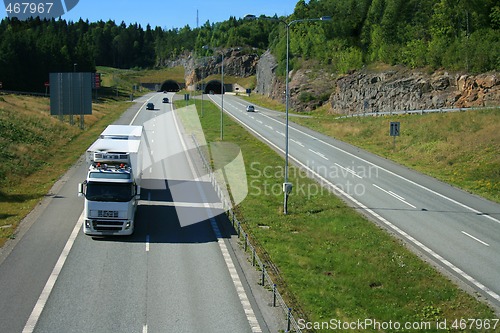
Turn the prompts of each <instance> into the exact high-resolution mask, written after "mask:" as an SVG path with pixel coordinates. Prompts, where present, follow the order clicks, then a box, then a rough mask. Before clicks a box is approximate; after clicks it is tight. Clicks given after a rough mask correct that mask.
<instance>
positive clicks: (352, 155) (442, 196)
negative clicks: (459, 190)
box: [229, 113, 500, 223]
mask: <svg viewBox="0 0 500 333" xmlns="http://www.w3.org/2000/svg"><path fill="white" fill-rule="evenodd" d="M229 114H230V113H229ZM262 116H264V117H266V118H269V119H271V120H272V121H275V122H277V123H279V124H283V123H282V122H280V121H279V120H277V119H274V118H273V117H270V116H268V115H266V114H264V113H262ZM234 118H235V119H237V118H236V117H234ZM238 121H239V120H238ZM240 122H241V121H240ZM241 123H242V122H241ZM247 128H250V127H249V126H247ZM290 128H291V129H292V130H294V131H297V132H298V133H301V134H303V135H305V136H307V137H309V138H311V139H313V140H315V141H318V142H321V143H323V144H325V145H327V146H329V147H331V148H333V149H336V150H338V151H341V152H343V153H344V154H347V155H349V156H351V157H352V158H355V159H357V160H359V161H362V162H364V163H366V164H369V165H372V166H374V167H376V168H379V169H380V170H382V171H385V172H387V173H388V174H390V175H392V176H395V177H398V178H399V179H402V180H404V181H406V182H408V183H410V184H412V185H415V186H417V187H420V188H421V189H423V190H425V191H428V192H430V193H432V194H434V195H437V196H438V197H441V198H443V199H445V200H448V201H450V202H452V203H454V204H456V205H458V206H460V207H462V208H465V209H468V210H470V211H471V212H474V213H476V214H477V215H480V216H483V217H485V218H487V219H489V220H491V221H493V222H496V223H500V220H498V219H496V218H494V217H493V216H490V215H488V214H485V213H483V212H480V211H478V210H477V209H474V208H472V207H470V206H467V205H466V204H463V203H461V202H459V201H457V200H454V199H452V198H449V197H447V196H446V195H444V194H441V193H439V192H436V191H434V190H431V189H430V188H428V187H425V186H423V185H420V184H419V183H417V182H414V181H413V180H410V179H408V178H405V177H403V176H401V175H398V174H397V173H395V172H392V171H390V170H387V169H385V168H383V167H381V166H378V165H376V164H375V163H372V162H370V161H367V160H365V159H364V158H361V157H359V156H356V155H354V154H352V153H349V152H348V151H345V150H343V149H342V148H339V147H336V146H334V145H332V144H331V143H328V142H326V141H323V140H321V139H319V138H317V137H315V136H312V135H311V134H308V133H305V132H303V131H301V130H299V129H296V128H294V127H293V126H290ZM254 133H257V132H255V131H254ZM259 136H260V135H259ZM273 146H274V147H276V145H274V144H273Z"/></svg>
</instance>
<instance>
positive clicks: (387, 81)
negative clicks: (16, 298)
mask: <svg viewBox="0 0 500 333" xmlns="http://www.w3.org/2000/svg"><path fill="white" fill-rule="evenodd" d="M223 52H224V72H225V74H227V75H232V76H239V77H248V76H251V75H256V77H257V84H256V87H255V90H254V92H255V93H258V94H262V95H265V96H268V97H270V98H272V99H276V100H279V101H281V102H283V103H284V102H285V82H284V80H283V78H281V77H278V76H277V73H276V70H277V67H278V63H277V61H276V59H275V58H274V56H273V55H272V54H271V53H270V52H269V51H267V52H265V53H264V54H263V55H262V56H260V57H258V55H256V54H250V53H248V52H244V51H241V50H240V49H227V50H224V51H223ZM221 58H222V57H221V56H220V55H218V56H214V57H206V58H204V59H203V60H201V61H200V60H197V61H196V63H195V61H194V60H193V58H192V57H191V56H188V57H185V58H184V59H182V61H179V63H178V64H182V65H183V66H184V67H185V68H186V72H185V73H186V74H185V77H186V84H187V85H188V86H190V85H193V84H194V83H196V82H199V81H200V80H201V79H202V78H204V77H207V76H209V75H211V74H219V73H220V70H221ZM172 65H174V64H172ZM304 67H307V66H304ZM310 67H311V68H318V67H319V66H314V65H313V66H310ZM289 76H290V82H289V89H290V101H289V103H290V104H289V105H290V108H291V109H293V110H295V111H298V112H301V111H311V110H314V109H315V108H317V107H319V106H321V105H324V104H325V103H328V104H329V105H330V106H331V112H333V113H340V114H352V113H357V112H374V111H380V112H384V111H403V110H421V109H439V108H451V107H455V108H460V107H475V106H500V73H498V72H494V73H485V74H479V75H466V74H450V73H448V72H444V71H441V72H435V73H433V74H428V73H425V72H421V71H415V70H409V69H407V68H405V67H398V66H395V67H387V68H385V69H384V70H379V71H376V72H375V71H369V70H366V69H364V70H361V71H357V72H354V73H352V74H349V75H346V76H343V77H341V78H336V77H335V76H334V74H331V73H327V72H324V71H322V70H320V69H314V70H313V69H308V68H303V69H299V70H296V71H291V72H290V73H289ZM245 88H246V87H245Z"/></svg>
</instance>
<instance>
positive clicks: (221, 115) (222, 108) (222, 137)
mask: <svg viewBox="0 0 500 333" xmlns="http://www.w3.org/2000/svg"><path fill="white" fill-rule="evenodd" d="M203 49H204V50H209V49H211V48H210V46H208V45H204V46H203ZM220 54H221V56H222V63H221V90H220V93H221V108H220V140H221V141H223V140H224V52H220Z"/></svg>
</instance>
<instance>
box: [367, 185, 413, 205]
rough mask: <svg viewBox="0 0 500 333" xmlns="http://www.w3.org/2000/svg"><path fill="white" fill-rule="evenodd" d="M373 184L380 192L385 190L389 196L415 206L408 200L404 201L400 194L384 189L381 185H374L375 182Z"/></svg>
mask: <svg viewBox="0 0 500 333" xmlns="http://www.w3.org/2000/svg"><path fill="white" fill-rule="evenodd" d="M373 186H375V187H376V188H378V189H379V190H381V191H382V192H385V193H387V194H389V195H390V196H391V197H393V198H396V199H398V200H399V201H401V202H402V203H405V204H407V205H408V206H410V207H412V208H415V209H416V208H417V207H416V206H413V205H412V204H411V203H409V202H408V201H406V199H405V198H403V197H402V196H400V195H397V194H396V193H394V192H392V191H387V190H384V189H383V188H382V187H380V186H378V185H376V184H373Z"/></svg>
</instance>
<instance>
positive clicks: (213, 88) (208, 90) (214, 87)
mask: <svg viewBox="0 0 500 333" xmlns="http://www.w3.org/2000/svg"><path fill="white" fill-rule="evenodd" d="M221 83H222V82H221V81H219V80H212V81H209V82H208V83H207V84H206V85H205V89H204V90H203V93H204V94H220V93H221ZM225 91H226V89H224V92H225Z"/></svg>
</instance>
